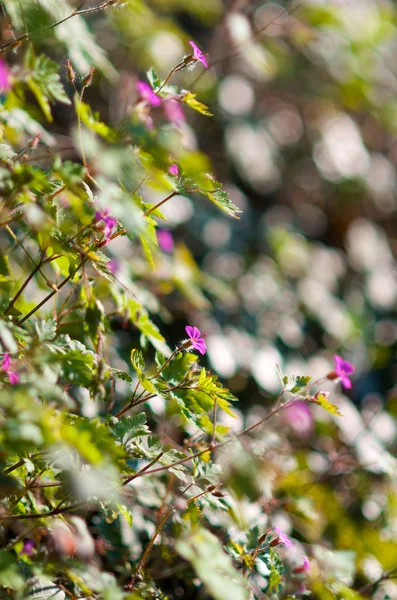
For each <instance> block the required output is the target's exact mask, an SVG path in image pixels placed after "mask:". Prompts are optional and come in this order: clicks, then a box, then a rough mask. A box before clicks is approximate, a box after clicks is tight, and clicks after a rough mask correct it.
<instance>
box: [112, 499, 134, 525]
mask: <svg viewBox="0 0 397 600" xmlns="http://www.w3.org/2000/svg"><path fill="white" fill-rule="evenodd" d="M116 506H117V508H118V510H119V513H120V514H121V515H123V517H124V519H125V520H126V521H127V523H128V525H129V526H130V527H132V521H133V517H132V514H131V512H130V511H129V510H128V508H127V507H126V505H125V504H119V503H116Z"/></svg>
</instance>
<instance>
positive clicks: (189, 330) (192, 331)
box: [185, 325, 196, 338]
mask: <svg viewBox="0 0 397 600" xmlns="http://www.w3.org/2000/svg"><path fill="white" fill-rule="evenodd" d="M195 329H196V328H195V327H192V326H191V325H186V327H185V331H186V333H187V334H188V336H189V337H190V338H193V337H194V336H193V333H194V330H195Z"/></svg>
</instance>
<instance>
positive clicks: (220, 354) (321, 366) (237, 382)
mask: <svg viewBox="0 0 397 600" xmlns="http://www.w3.org/2000/svg"><path fill="white" fill-rule="evenodd" d="M4 4H5V7H6V9H7V12H8V15H9V17H10V19H11V23H12V30H13V34H14V35H18V34H21V33H23V31H24V23H23V20H22V19H21V14H20V10H19V3H18V2H17V1H16V0H11V1H7V2H5V3H4ZM70 4H71V5H74V6H75V7H76V8H77V7H80V5H81V3H80V2H74V3H70ZM96 4H97V5H98V6H99V5H100V4H101V3H100V2H99V1H98V2H96ZM87 6H88V5H87ZM90 6H95V1H94V0H92V2H91V3H90ZM51 11H54V14H55V13H56V14H58V13H59V2H58V1H57V0H41V1H40V2H36V3H29V4H28V3H27V6H26V12H25V19H26V23H27V27H28V29H29V31H34V30H37V31H39V30H40V29H42V27H43V23H44V24H45V23H46V22H48V23H50V22H52V21H51ZM72 23H73V24H72ZM85 23H86V25H85V26H86V27H87V28H88V30H89V31H90V32H91V35H90V36H88V35H84V36H83V35H82V36H81V38H80V36H78V35H77V34H76V29H75V27H76V21H74V20H71V21H69V22H68V23H65V25H62V26H59V27H57V28H56V29H54V30H53V31H52V32H51V33H50V34H48V35H47V34H46V33H43V34H39V35H38V37H37V39H36V40H35V43H36V44H39V45H41V46H42V48H43V49H44V50H45V51H46V52H47V53H48V54H50V55H51V56H52V57H53V59H54V60H56V61H57V62H58V63H59V64H60V65H62V68H63V70H62V77H63V79H64V80H65V82H66V85H67V86H69V87H68V90H69V92H70V94H71V95H72V90H71V86H70V84H68V83H67V75H66V67H65V65H66V58H67V57H68V58H70V60H71V61H72V63H73V65H74V67H75V68H76V71H78V72H79V73H80V74H81V76H84V75H86V74H87V73H88V72H89V70H90V68H91V67H92V66H93V65H95V67H96V69H97V74H96V76H95V77H94V81H93V84H92V86H91V87H90V88H89V89H88V90H87V92H86V95H85V98H86V101H87V102H88V103H90V104H91V106H92V107H93V109H95V110H97V111H99V113H100V117H101V120H103V121H104V122H108V123H110V124H111V125H112V126H113V127H115V128H118V127H120V128H122V127H124V124H125V122H126V121H128V119H130V118H131V115H133V114H134V111H136V106H137V100H138V96H137V92H136V84H137V81H138V80H142V81H146V76H145V72H146V71H147V70H148V69H149V68H150V67H152V66H153V67H154V69H155V70H156V72H157V73H158V74H159V76H160V77H161V78H162V79H165V78H166V76H167V75H168V73H169V72H170V70H171V69H172V68H173V67H174V66H175V65H176V64H177V63H178V62H180V61H181V59H182V57H183V56H186V55H187V54H189V53H190V46H189V44H188V42H189V40H194V41H195V42H196V43H197V44H198V45H199V46H200V48H201V49H202V50H203V52H204V53H205V54H207V53H208V57H207V60H208V63H209V69H208V70H205V69H204V68H203V67H202V65H200V64H199V65H198V66H196V68H195V69H194V70H184V71H182V72H180V73H176V74H175V75H174V76H173V77H172V83H173V84H176V85H178V86H180V87H182V88H185V89H187V90H190V91H192V92H193V93H195V94H197V99H198V100H199V101H200V102H204V103H205V104H206V105H208V106H209V109H210V111H211V113H213V116H212V117H208V116H205V115H203V114H200V113H198V112H194V111H192V110H190V109H189V107H185V108H184V109H183V112H182V113H181V114H180V113H179V114H178V115H177V116H175V114H170V112H168V114H167V113H166V112H164V111H163V108H158V109H153V110H152V117H153V119H154V127H155V130H156V132H157V135H158V136H159V139H160V140H163V143H164V145H163V147H166V148H168V149H169V152H170V155H171V154H173V155H174V156H175V155H176V156H179V157H180V156H181V155H182V154H183V152H189V153H191V155H192V156H193V155H194V156H196V158H197V160H199V159H200V160H201V161H202V163H200V164H203V165H205V168H208V170H211V172H213V173H214V175H215V176H216V178H217V179H218V180H219V181H221V182H222V183H223V184H224V187H225V189H226V190H227V191H228V193H229V194H230V197H231V199H232V201H233V202H234V203H235V204H236V205H237V206H238V207H239V208H240V209H241V211H242V213H241V215H240V219H232V218H229V217H228V216H227V215H224V216H223V215H222V214H221V213H220V212H219V211H218V210H217V209H216V207H214V208H212V206H211V205H210V204H209V203H208V202H207V201H205V200H204V199H203V198H200V197H197V196H194V197H193V196H192V197H187V196H182V195H180V196H175V197H174V198H172V199H171V200H170V201H169V202H168V203H167V204H165V205H164V206H163V207H162V210H163V213H164V215H166V217H167V219H168V220H167V222H166V223H165V224H164V223H162V224H161V227H162V228H164V229H165V231H169V232H171V234H172V238H170V237H169V236H168V237H166V238H165V239H167V240H168V244H166V245H165V246H164V252H163V254H162V256H161V257H160V258H159V259H158V261H157V262H156V266H155V268H154V269H150V268H149V267H148V265H147V263H146V262H145V260H144V258H143V256H142V255H141V253H140V252H139V251H138V250H137V252H136V253H134V254H133V255H132V256H131V255H130V254H128V253H129V252H130V249H129V248H130V247H129V246H127V245H126V244H125V243H124V240H123V239H119V240H115V242H114V244H112V245H111V246H109V248H108V249H107V252H108V253H109V256H110V257H111V258H112V259H113V260H115V261H116V263H115V264H116V268H120V270H119V272H118V274H117V276H118V277H119V278H120V280H121V281H126V282H127V281H128V282H129V285H131V281H130V279H131V272H133V273H134V276H133V282H134V284H135V285H136V286H137V288H136V291H137V293H138V295H139V294H141V296H142V297H143V296H145V301H146V305H147V306H149V310H150V311H152V315H154V316H153V319H154V321H155V322H156V323H157V324H158V325H159V326H161V330H162V332H163V333H164V335H165V337H166V339H167V341H168V342H169V344H170V346H171V347H172V346H173V345H174V344H176V343H177V342H178V341H180V340H181V339H182V338H183V337H184V335H185V333H184V327H185V325H186V323H190V324H194V325H196V326H197V327H199V328H200V330H201V331H202V332H206V333H207V343H208V355H207V358H206V360H207V361H208V366H209V367H210V368H212V369H213V370H214V371H216V372H217V373H218V374H219V376H220V378H221V380H222V382H224V383H225V385H226V386H227V387H229V388H230V390H231V391H232V392H233V393H234V394H235V395H237V396H238V398H239V400H240V404H239V406H238V408H237V413H238V414H240V415H242V414H244V415H245V416H246V418H247V419H248V422H249V419H250V415H251V414H253V413H255V414H258V412H259V413H260V410H261V408H262V407H263V406H268V405H269V402H270V400H269V399H270V398H274V395H276V394H277V392H278V390H279V387H280V382H279V378H278V375H277V370H276V364H278V365H279V366H280V367H281V369H282V370H283V371H284V372H288V373H292V374H309V375H312V376H313V377H315V378H318V377H321V376H323V375H324V374H326V373H327V372H329V371H330V370H332V368H333V356H334V354H338V355H342V356H343V357H344V358H345V359H347V360H349V361H351V362H352V363H353V364H354V365H355V367H356V372H355V374H354V376H353V388H352V390H351V391H349V392H347V395H346V392H345V394H344V395H340V397H339V400H338V402H339V404H340V405H341V406H342V409H343V410H342V412H343V413H344V415H345V418H344V420H343V422H342V421H338V423H340V425H338V426H339V427H340V435H341V439H343V441H344V442H346V443H348V444H349V443H351V444H353V442H354V444H355V443H356V440H357V436H358V435H360V431H361V429H362V428H364V429H366V430H367V431H370V433H371V441H372V444H373V445H372V451H370V450H368V448H369V443H368V438H367V437H365V436H364V437H362V438H360V442H361V441H362V442H363V444H362V447H361V449H359V451H358V454H359V457H361V459H362V461H363V462H364V463H365V464H366V465H367V467H368V470H369V471H370V472H371V473H372V474H373V475H371V476H370V479H369V480H368V481H367V483H366V486H367V487H366V488H365V492H363V497H364V496H365V501H363V505H362V508H360V511H361V513H360V516H359V517H357V521H356V523H359V522H360V519H364V520H365V521H366V523H369V524H370V523H372V522H373V521H376V520H377V519H381V518H382V517H381V513H382V510H383V507H384V503H385V502H386V500H385V499H384V498H383V499H382V493H383V492H382V490H383V487H382V486H383V483H382V481H383V480H382V481H381V480H379V481H378V480H377V477H378V475H379V474H386V475H387V476H388V477H389V476H390V477H391V478H393V477H394V476H395V472H396V464H395V458H394V457H393V454H394V451H395V449H396V425H395V419H394V417H395V415H396V414H397V388H396V386H395V384H396V374H397V373H396V349H397V315H396V301H397V279H396V275H397V271H396V252H397V237H396V231H397V228H396V225H397V194H396V191H397V173H396V163H397V145H396V132H397V70H396V65H397V8H396V5H395V3H394V2H392V1H389V0H359V1H357V0H303V1H299V0H297V1H291V2H288V1H285V2H281V1H280V2H264V1H263V0H230V1H226V0H225V1H221V0H150V1H149V0H127V1H126V2H119V3H118V4H117V5H116V6H112V7H110V8H109V9H107V10H106V12H105V11H103V12H96V13H93V14H91V15H86V16H85ZM4 36H5V33H4V31H3V37H4ZM54 36H56V38H57V40H56V41H55V40H54ZM59 42H61V44H60V43H59ZM19 52H20V50H17V51H16V52H15V53H13V54H11V55H9V62H10V63H11V64H15V65H17V64H18V61H19V60H20V59H19ZM34 111H35V109H34V108H33V107H32V114H35V113H34ZM74 120H75V116H74V110H73V107H72V106H70V107H69V106H64V105H60V104H58V105H57V106H56V107H55V109H54V122H53V123H52V125H51V126H50V133H51V135H49V136H48V138H47V139H43V143H45V144H46V146H47V147H46V148H45V149H43V148H41V154H40V153H39V152H38V154H37V155H35V158H34V160H35V161H37V162H38V163H39V164H40V161H41V164H45V162H46V160H47V159H48V156H49V155H50V154H53V153H58V152H59V153H60V154H61V155H62V156H63V157H65V158H69V159H74V160H78V159H79V154H78V151H77V150H76V147H75V144H74V141H73V137H72V136H71V134H70V130H71V128H72V127H73V124H74ZM199 152H200V153H205V155H207V157H208V158H204V157H203V154H194V153H199ZM177 162H178V161H177ZM140 193H141V194H142V196H143V198H144V200H145V201H147V202H156V201H158V200H160V199H161V198H162V197H163V196H161V193H160V192H158V191H156V190H153V189H152V188H150V187H149V186H146V185H145V184H142V186H141V188H140ZM123 259H125V260H123ZM117 261H118V262H117ZM198 267H199V268H198ZM128 269H131V271H129V270H128ZM152 294H153V295H152ZM156 296H157V298H158V299H159V300H158V299H157V300H156V299H155V298H156ZM113 328H114V344H113V345H111V347H110V348H109V352H110V355H111V357H112V358H111V361H110V362H111V363H112V364H113V365H114V366H115V367H117V366H119V367H120V368H125V365H126V364H127V362H128V356H129V350H130V348H131V343H134V339H137V335H138V334H137V332H136V330H132V329H131V330H129V329H126V328H123V327H122V324H120V323H119V322H118V321H117V319H115V321H114V323H113ZM118 385H119V384H118ZM122 386H123V382H120V389H119V393H120V394H121V395H123V387H122ZM151 408H152V410H153V411H154V413H156V411H159V410H161V407H160V408H159V407H158V406H157V405H156V404H155V403H153V404H152V407H151ZM359 411H360V412H359ZM247 415H248V416H247ZM316 418H318V419H319V423H317V425H316V426H317V431H318V432H319V434H320V438H317V441H314V442H312V446H311V450H312V452H311V455H310V456H309V459H308V462H309V465H310V468H311V469H312V471H313V472H314V473H317V474H320V475H321V473H325V472H328V471H327V469H328V468H329V465H330V464H331V463H332V456H331V459H330V458H329V456H328V459H329V460H330V461H331V462H328V463H327V462H326V461H325V459H323V462H321V460H322V458H321V456H326V455H327V453H328V455H332V450H333V448H334V446H333V442H332V443H331V441H330V439H328V430H327V435H325V436H324V438H323V439H321V432H322V431H323V429H322V428H324V427H325V426H326V425H325V424H326V423H328V422H329V421H330V419H331V417H329V416H328V415H326V414H321V415H320V413H319V414H318V415H317V413H316ZM305 419H306V420H305ZM297 423H298V425H297ZM290 425H291V428H292V429H293V433H294V434H295V435H296V436H297V439H298V440H300V439H303V438H305V436H306V437H308V436H310V435H311V433H312V429H313V427H314V424H313V421H312V417H311V413H309V416H305V414H303V413H302V414H300V416H299V418H293V419H291V420H290ZM234 426H235V427H236V428H239V427H240V426H241V423H237V424H235V425H234ZM330 437H332V436H330ZM319 440H320V441H319ZM334 443H335V447H337V442H334ZM297 444H298V447H299V441H298V442H297ZM327 444H328V445H327ZM309 446H310V443H309ZM374 448H375V450H374ZM314 450H316V451H314ZM321 452H324V454H323V455H322V454H321ZM360 452H361V455H360ZM366 452H367V454H366ZM328 459H327V460H328ZM361 459H360V460H361ZM310 460H311V462H310ZM324 461H325V462H324ZM365 461H366V462H365ZM368 465H369V466H368ZM372 476H373V478H374V479H373V480H372V479H371V477H372ZM392 481H394V479H392ZM353 484H354V485H357V487H359V482H358V481H355V482H353V483H352V482H350V483H349V484H348V485H353ZM388 485H389V483H388ZM391 485H392V487H391V488H389V491H390V490H391V489H394V487H393V486H395V483H392V484H391ZM372 486H373V488H372ZM376 486H378V487H376ZM371 490H372V491H371ZM342 491H343V490H342ZM319 493H320V492H319ZM388 493H389V492H388ZM390 493H391V492H390ZM324 494H325V492H324ZM393 498H395V495H394V496H393ZM317 500H318V498H317ZM325 504H326V503H325ZM394 505H395V500H394V504H393V506H394ZM393 510H394V512H393V514H392V515H391V514H390V515H389V517H390V519H392V521H389V522H388V524H387V532H386V533H385V532H383V533H384V535H383V538H382V535H381V536H380V538H377V540H376V544H377V546H376V544H375V540H374V539H372V538H371V536H370V531H369V530H368V532H367V533H368V535H367V539H366V542H365V543H367V545H371V544H372V549H373V552H374V555H376V556H377V559H376V560H375V559H373V560H372V558H371V559H370V560H369V562H368V561H367V562H368V564H367V567H366V568H367V575H368V573H369V574H370V575H371V576H372V575H373V576H376V574H377V573H378V574H379V573H381V572H382V569H381V567H379V563H377V562H376V561H377V560H380V559H379V557H380V555H381V553H382V549H381V545H382V544H386V541H387V540H388V543H389V542H390V543H389V545H388V546H387V549H388V550H387V551H388V553H389V555H388V561H389V562H390V563H392V562H393V560H395V559H397V549H396V547H395V544H394V543H393V542H392V540H393V531H395V529H396V527H397V525H396V523H397V521H396V519H397V517H396V516H395V514H394V513H395V512H396V511H395V508H394V509H393ZM328 516H329V518H330V520H331V516H330V515H328ZM393 519H394V520H393ZM334 526H335V527H336V525H335V524H333V525H331V527H334ZM341 527H342V526H341ZM380 527H381V528H382V524H380ZM385 527H386V525H385ZM345 534H346V535H345ZM313 535H314V534H313ZM344 535H345V537H344ZM364 537H365V536H364ZM335 539H336V540H337V541H336V545H337V547H339V548H344V547H347V548H349V547H351V545H352V533H351V531H350V533H349V532H346V529H345V530H343V527H342V528H341V530H340V531H339V533H338V534H337V535H335ZM382 540H383V541H382ZM358 544H359V542H358V541H357V547H355V550H357V551H359V550H360V548H359V545H358ZM367 551H368V547H366V549H365V552H367ZM363 552H364V550H363ZM365 552H364V554H365ZM365 556H367V555H366V554H365ZM393 557H394V558H393ZM371 560H372V562H371ZM389 566H391V565H389ZM371 569H372V571H371ZM379 569H380V571H379ZM390 589H391V588H390ZM393 590H394V591H393ZM388 593H396V588H393V589H392V591H391V592H390V590H389V592H388ZM382 597H383V596H382ZM393 597H397V595H396V596H393Z"/></svg>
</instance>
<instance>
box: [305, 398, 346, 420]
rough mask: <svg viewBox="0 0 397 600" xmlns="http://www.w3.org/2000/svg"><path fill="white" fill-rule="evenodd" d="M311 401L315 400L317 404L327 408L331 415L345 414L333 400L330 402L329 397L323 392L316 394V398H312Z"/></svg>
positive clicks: (339, 415)
mask: <svg viewBox="0 0 397 600" xmlns="http://www.w3.org/2000/svg"><path fill="white" fill-rule="evenodd" d="M311 401H312V402H315V403H316V404H319V405H320V406H321V407H322V408H323V409H324V410H326V411H327V412H328V413H330V414H331V415H336V416H337V417H342V416H343V415H342V413H341V412H340V410H339V408H338V407H337V406H335V404H332V402H330V401H329V400H328V398H326V397H325V396H324V395H323V394H318V395H316V396H315V397H314V398H312V400H311Z"/></svg>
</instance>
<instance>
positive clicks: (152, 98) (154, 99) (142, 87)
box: [136, 81, 161, 106]
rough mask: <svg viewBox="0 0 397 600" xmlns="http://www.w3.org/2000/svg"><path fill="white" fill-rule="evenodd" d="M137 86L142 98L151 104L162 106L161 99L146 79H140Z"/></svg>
mask: <svg viewBox="0 0 397 600" xmlns="http://www.w3.org/2000/svg"><path fill="white" fill-rule="evenodd" d="M136 87H137V90H138V94H139V95H140V97H141V98H142V100H145V102H147V103H148V104H150V106H160V104H161V99H160V98H159V97H158V96H157V95H156V94H155V93H154V91H153V90H152V88H151V87H150V85H148V84H147V83H145V82H144V81H138V83H137V86H136Z"/></svg>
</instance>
